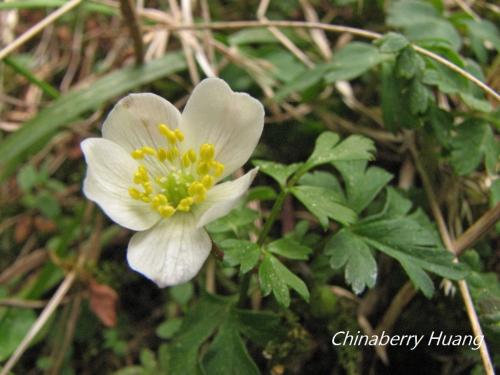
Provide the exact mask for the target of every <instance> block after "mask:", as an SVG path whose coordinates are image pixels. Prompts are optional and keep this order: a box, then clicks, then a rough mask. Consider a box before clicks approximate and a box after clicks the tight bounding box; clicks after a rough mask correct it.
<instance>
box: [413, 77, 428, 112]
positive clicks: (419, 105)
mask: <svg viewBox="0 0 500 375" xmlns="http://www.w3.org/2000/svg"><path fill="white" fill-rule="evenodd" d="M429 98H430V95H429V92H428V91H427V88H426V87H425V86H424V85H423V84H422V83H420V81H419V80H418V79H413V80H412V82H411V84H410V89H409V99H410V111H411V113H412V114H413V115H418V114H422V113H425V112H426V111H427V108H428V106H429Z"/></svg>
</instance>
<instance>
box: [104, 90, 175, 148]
mask: <svg viewBox="0 0 500 375" xmlns="http://www.w3.org/2000/svg"><path fill="white" fill-rule="evenodd" d="M180 116H181V115H180V113H179V111H178V110H177V108H175V107H174V106H173V105H172V104H171V103H169V102H168V101H166V100H165V99H163V98H162V97H160V96H158V95H155V94H149V93H147V94H130V95H128V96H126V97H125V98H123V99H121V100H120V101H119V102H118V103H116V105H115V107H114V108H113V110H112V111H111V112H110V113H109V115H108V117H107V118H106V121H104V124H103V126H102V136H103V137H104V138H106V139H109V140H111V141H113V142H115V143H117V144H119V145H120V146H122V147H123V148H124V149H125V150H126V151H128V152H130V151H132V150H135V149H137V148H139V147H142V146H151V147H159V146H161V147H165V146H166V145H167V142H166V140H165V138H164V137H163V136H162V135H161V134H160V132H159V131H158V125H159V124H166V125H168V126H169V127H170V128H171V129H175V128H177V126H178V124H179V121H180Z"/></svg>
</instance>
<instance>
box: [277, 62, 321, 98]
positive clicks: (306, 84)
mask: <svg viewBox="0 0 500 375" xmlns="http://www.w3.org/2000/svg"><path fill="white" fill-rule="evenodd" d="M327 70H328V65H327V64H319V65H316V66H315V67H314V68H313V69H310V70H308V71H306V72H300V73H299V74H297V76H296V77H295V78H294V79H293V80H291V81H290V83H287V84H285V85H283V86H282V87H281V88H280V89H279V90H278V91H277V92H276V94H275V95H274V100H276V101H277V102H281V101H283V99H285V98H286V97H287V96H288V95H290V94H291V93H293V92H303V91H305V90H307V89H309V88H310V87H313V86H314V85H316V84H317V83H319V82H320V81H322V80H323V78H324V77H325V73H326V71H327Z"/></svg>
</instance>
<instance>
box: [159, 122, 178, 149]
mask: <svg viewBox="0 0 500 375" xmlns="http://www.w3.org/2000/svg"><path fill="white" fill-rule="evenodd" d="M158 128H159V129H160V133H161V134H162V135H163V136H164V137H165V138H167V140H168V142H169V143H170V144H172V145H174V144H175V143H176V142H177V137H176V136H175V132H173V131H172V130H170V129H169V128H168V126H167V125H165V124H160V125H159V127H158Z"/></svg>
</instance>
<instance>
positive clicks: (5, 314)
mask: <svg viewBox="0 0 500 375" xmlns="http://www.w3.org/2000/svg"><path fill="white" fill-rule="evenodd" d="M35 319H36V315H35V313H34V312H33V310H30V309H17V308H9V309H7V308H0V361H3V360H5V359H7V358H8V357H9V356H10V355H11V354H12V353H13V352H14V350H15V349H16V348H17V347H18V346H19V343H20V342H21V340H22V339H23V338H24V336H25V335H26V333H28V331H29V329H30V328H31V326H32V325H33V323H35Z"/></svg>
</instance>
